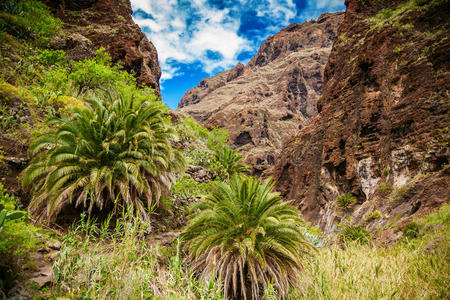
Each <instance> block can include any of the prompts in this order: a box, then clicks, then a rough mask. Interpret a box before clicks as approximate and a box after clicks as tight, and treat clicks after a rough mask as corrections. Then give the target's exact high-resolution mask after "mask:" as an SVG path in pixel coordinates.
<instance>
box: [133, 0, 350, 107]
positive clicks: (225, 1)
mask: <svg viewBox="0 0 450 300" xmlns="http://www.w3.org/2000/svg"><path fill="white" fill-rule="evenodd" d="M343 2H344V0H190V1H186V0H131V5H132V9H133V12H134V13H133V18H134V20H135V22H136V23H137V24H138V25H139V26H140V27H141V29H142V30H143V32H144V33H145V34H146V35H147V36H148V38H149V39H150V40H151V41H152V42H153V44H154V45H155V47H156V49H157V50H158V56H159V62H160V65H161V69H162V76H161V84H162V87H163V100H164V101H165V102H166V103H167V104H168V105H169V106H171V107H174V106H176V104H177V102H178V101H179V100H180V99H181V97H182V95H183V94H184V92H185V91H186V89H189V88H190V87H193V86H195V85H197V84H198V81H199V80H201V79H202V78H204V77H206V76H212V75H215V74H217V73H218V72H220V71H223V70H226V69H228V68H231V67H233V66H235V65H236V64H237V63H238V62H239V61H240V62H243V63H246V62H248V60H249V59H250V58H251V57H252V56H253V55H255V54H256V52H257V50H258V48H259V46H260V45H261V43H263V42H264V40H265V39H266V38H267V37H268V36H270V35H273V34H275V33H276V32H278V31H279V30H280V29H282V28H284V27H286V26H287V25H289V24H290V23H293V22H297V23H298V22H304V21H307V20H309V19H312V18H317V17H318V16H319V15H320V14H321V13H323V12H327V11H329V12H335V11H339V10H344V8H345V7H344V5H343ZM177 83H179V84H177ZM168 87H170V88H171V91H170V92H169V91H168ZM174 88H175V89H176V90H175V91H174V90H173V89H174Z"/></svg>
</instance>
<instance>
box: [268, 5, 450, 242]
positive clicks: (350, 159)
mask: <svg viewBox="0 0 450 300" xmlns="http://www.w3.org/2000/svg"><path fill="white" fill-rule="evenodd" d="M449 13H450V11H449V5H448V2H447V1H376V2H375V1H370V2H368V1H362V0H349V1H347V11H346V14H345V19H344V21H343V23H342V25H341V27H340V28H339V37H338V39H337V41H336V42H335V44H334V46H333V50H332V52H331V55H330V58H329V61H328V65H327V67H326V69H325V74H324V82H325V83H324V89H323V96H322V98H321V99H320V101H319V103H318V111H319V114H318V115H317V116H316V117H315V118H314V119H313V120H312V122H311V123H310V124H309V126H307V127H305V128H303V129H302V130H301V131H300V132H299V133H298V134H297V135H296V136H295V137H294V138H292V139H291V140H290V141H289V142H287V143H286V144H285V145H284V147H283V150H282V151H281V152H282V155H281V157H280V159H279V160H278V163H277V165H276V166H275V168H274V169H273V172H267V173H266V174H270V173H272V174H273V175H274V176H275V178H276V180H277V181H278V187H277V188H278V190H280V191H281V192H282V194H283V195H284V197H285V198H287V199H293V200H295V203H296V204H297V205H298V206H299V207H300V209H301V210H302V212H303V214H304V216H305V217H306V218H307V219H308V220H310V221H312V222H313V223H315V224H317V225H320V227H321V228H322V229H324V230H325V232H326V233H331V232H333V231H334V230H335V229H336V226H337V225H338V224H340V223H341V224H344V223H347V224H356V225H365V226H367V228H368V229H369V230H372V231H373V230H375V228H380V227H381V226H386V227H384V228H385V229H386V228H388V232H390V233H393V232H394V231H395V230H394V228H396V225H398V227H401V226H402V225H403V224H404V223H405V222H407V221H408V220H410V219H411V218H413V217H415V216H418V215H422V214H424V213H427V212H429V211H430V210H432V209H434V208H436V207H439V206H440V205H442V203H446V202H448V201H449V195H450V190H449V182H450V180H449V170H450V168H449V166H448V158H449V147H448V146H449V145H448V141H449V133H448V127H449V125H450V119H449V114H448V112H449V109H450V103H449V94H448V86H449V83H450V73H449V68H450V56H449V52H448V49H449V48H450V41H449V39H448V37H449V36H450V33H449V22H448V16H449ZM344 193H351V194H352V195H353V196H354V197H356V200H357V202H356V204H354V205H353V206H351V207H350V208H339V207H338V205H337V203H336V201H335V200H336V199H337V198H338V196H340V195H343V194H344ZM396 230H398V229H396ZM380 235H381V233H380ZM388 235H389V234H388ZM389 236H390V237H392V238H395V235H393V234H390V235H389Z"/></svg>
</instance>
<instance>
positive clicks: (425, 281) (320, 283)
mask: <svg viewBox="0 0 450 300" xmlns="http://www.w3.org/2000/svg"><path fill="white" fill-rule="evenodd" d="M416 222H417V224H418V225H419V226H420V227H421V228H424V232H422V234H421V235H419V236H418V238H416V239H414V240H413V241H411V240H403V241H401V242H398V243H396V244H394V245H392V246H390V247H381V246H379V247H378V246H376V247H374V246H371V245H370V244H367V245H361V244H360V243H351V242H350V243H347V244H346V247H345V248H344V249H342V248H340V247H327V248H323V249H320V251H319V253H318V255H317V256H315V257H314V259H312V260H309V261H308V262H307V263H306V264H305V269H304V271H303V273H302V276H301V277H300V281H299V283H298V285H297V288H296V289H294V290H293V291H292V292H291V295H292V298H293V299H377V298H378V299H445V298H446V297H447V295H448V294H449V292H450V288H449V287H450V277H449V274H450V263H449V261H448V253H449V251H450V234H449V232H450V205H444V206H442V207H441V209H440V210H439V211H438V212H436V213H432V214H430V215H428V216H425V217H422V218H420V219H418V220H416ZM432 248H434V251H433V252H430V249H432Z"/></svg>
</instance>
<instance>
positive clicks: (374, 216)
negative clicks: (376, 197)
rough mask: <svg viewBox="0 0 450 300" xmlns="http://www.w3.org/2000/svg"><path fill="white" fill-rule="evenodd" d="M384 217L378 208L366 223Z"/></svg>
mask: <svg viewBox="0 0 450 300" xmlns="http://www.w3.org/2000/svg"><path fill="white" fill-rule="evenodd" d="M382 217H383V215H382V214H381V212H380V211H379V210H376V211H374V212H373V213H371V214H370V216H368V217H367V218H366V223H369V222H370V221H372V220H376V219H380V218H382Z"/></svg>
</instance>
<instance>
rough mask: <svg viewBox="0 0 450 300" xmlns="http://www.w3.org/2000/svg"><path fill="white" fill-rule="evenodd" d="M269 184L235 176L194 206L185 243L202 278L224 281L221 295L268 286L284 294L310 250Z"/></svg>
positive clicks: (243, 294)
mask: <svg viewBox="0 0 450 300" xmlns="http://www.w3.org/2000/svg"><path fill="white" fill-rule="evenodd" d="M273 185H274V184H273V182H272V180H266V181H265V182H261V181H260V180H256V179H253V178H251V177H244V176H233V177H232V178H231V179H230V182H229V184H228V183H223V182H220V183H217V186H216V189H214V192H212V194H211V195H209V196H208V197H207V198H206V199H204V200H201V201H199V202H197V203H194V205H193V207H192V209H193V210H194V211H195V210H199V212H198V214H196V215H195V216H193V217H192V218H191V219H190V220H189V223H188V225H187V227H186V229H185V231H184V232H183V233H182V238H183V240H184V241H185V242H186V244H185V247H186V249H187V250H188V252H189V253H190V255H191V258H192V260H193V266H194V268H195V269H196V270H197V272H198V273H199V276H200V278H201V279H205V280H206V279H208V278H210V277H211V276H213V277H215V278H219V279H220V280H221V281H222V284H223V288H224V293H225V298H230V297H232V298H243V299H260V298H261V297H262V295H263V292H264V290H266V289H267V288H268V286H270V285H273V286H275V288H276V290H277V292H278V295H279V296H280V297H285V296H286V295H287V293H288V290H289V288H290V287H291V286H293V285H295V283H296V281H297V275H298V274H299V272H300V271H301V268H302V259H303V257H304V256H305V255H307V254H308V253H310V252H311V250H312V249H314V248H313V246H312V245H311V244H310V243H309V242H308V241H307V240H306V239H305V237H304V236H303V234H302V229H301V227H300V224H302V223H303V222H302V219H301V216H300V214H299V212H298V211H297V210H296V209H295V208H294V207H292V206H290V205H289V204H288V203H286V202H283V201H282V199H281V197H280V195H279V194H278V193H274V192H272V189H273Z"/></svg>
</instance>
